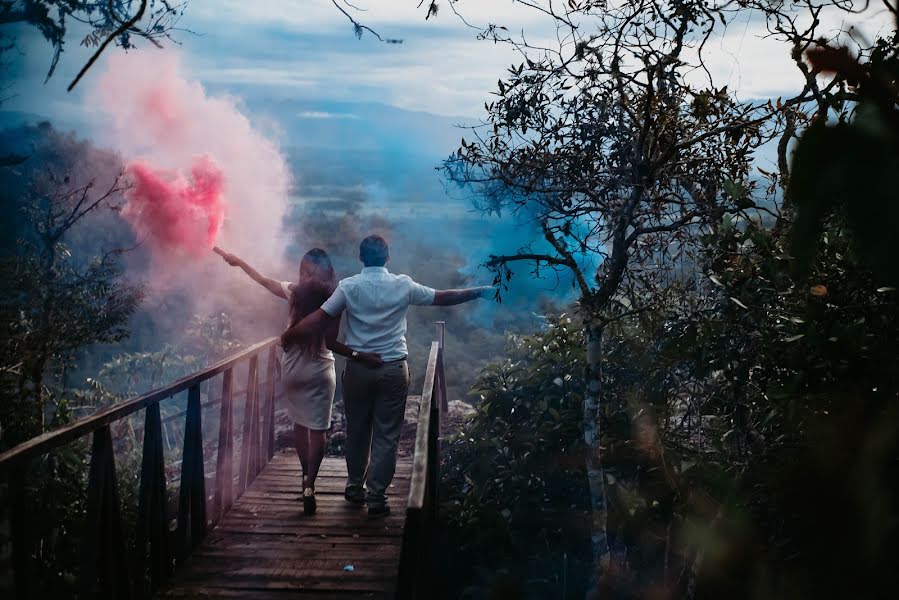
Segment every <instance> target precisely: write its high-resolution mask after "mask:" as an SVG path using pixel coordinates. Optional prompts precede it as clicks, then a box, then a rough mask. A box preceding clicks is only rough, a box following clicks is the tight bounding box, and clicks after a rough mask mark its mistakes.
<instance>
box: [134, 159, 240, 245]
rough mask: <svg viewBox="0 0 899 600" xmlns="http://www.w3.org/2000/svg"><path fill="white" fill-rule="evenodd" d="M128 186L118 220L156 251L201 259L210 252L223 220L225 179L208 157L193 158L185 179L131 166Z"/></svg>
mask: <svg viewBox="0 0 899 600" xmlns="http://www.w3.org/2000/svg"><path fill="white" fill-rule="evenodd" d="M126 172H127V174H128V176H129V178H130V179H131V182H132V187H131V188H130V189H129V190H128V191H127V192H126V194H125V198H126V200H127V201H128V203H127V204H126V205H125V207H124V209H123V210H122V216H123V217H124V218H125V219H127V220H128V222H129V223H130V224H131V227H132V228H133V229H134V231H135V233H137V235H138V236H139V237H141V238H145V239H146V240H147V242H148V243H149V244H150V246H151V247H152V248H153V249H154V250H155V251H161V252H165V253H170V254H187V255H189V256H192V257H199V256H202V255H203V254H204V253H205V252H206V251H208V250H209V249H211V248H212V246H213V245H214V244H215V241H216V239H217V237H218V234H219V230H220V229H221V226H222V222H223V221H224V219H225V208H226V205H225V200H224V197H223V187H224V179H225V177H224V174H223V173H222V171H221V169H220V168H219V167H218V166H217V165H216V164H215V162H214V161H213V160H212V159H211V158H210V157H209V156H201V157H199V158H196V159H194V162H193V165H192V167H191V170H190V177H189V178H188V177H185V176H184V175H183V174H182V173H171V172H167V171H165V170H162V169H157V168H155V167H154V166H152V165H151V164H150V163H149V162H147V161H134V162H132V163H130V164H129V165H128V167H127V169H126Z"/></svg>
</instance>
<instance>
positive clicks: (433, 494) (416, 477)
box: [396, 321, 447, 600]
mask: <svg viewBox="0 0 899 600" xmlns="http://www.w3.org/2000/svg"><path fill="white" fill-rule="evenodd" d="M445 332H446V327H445V324H444V323H443V322H442V321H438V322H437V340H436V341H434V342H433V343H432V344H431V352H430V355H429V356H428V366H427V370H426V371H425V383H424V389H423V390H422V394H421V406H420V407H419V411H418V429H417V430H416V433H415V455H414V457H413V459H412V480H411V483H410V486H409V501H408V504H407V505H406V526H405V529H404V530H403V546H402V549H401V551H400V567H399V575H398V579H397V593H396V597H397V598H399V599H401V600H407V599H412V598H433V597H435V596H436V595H437V594H436V593H435V590H434V578H433V574H434V538H435V534H436V527H437V510H438V505H437V484H438V477H439V467H440V421H441V415H442V414H443V413H444V412H445V411H446V408H447V397H446V374H445V371H444V368H443V343H444V339H445Z"/></svg>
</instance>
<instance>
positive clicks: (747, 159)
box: [446, 2, 773, 570]
mask: <svg viewBox="0 0 899 600" xmlns="http://www.w3.org/2000/svg"><path fill="white" fill-rule="evenodd" d="M725 6H726V5H725V4H720V5H719V4H715V3H713V4H708V3H705V2H665V3H658V2H647V3H644V2H640V3H625V4H624V5H621V6H616V7H606V5H604V4H602V5H600V4H599V3H593V2H586V3H580V4H578V3H570V5H569V7H568V8H566V9H565V10H564V12H558V11H556V10H555V9H554V8H553V6H552V5H548V6H544V5H541V9H542V10H543V11H544V12H545V13H546V14H547V15H548V17H549V18H550V19H552V20H553V21H554V22H555V23H556V26H557V29H558V32H559V33H558V39H559V40H561V42H560V44H559V47H558V48H555V47H554V48H541V47H536V46H534V45H531V44H529V43H528V42H527V41H514V40H512V39H511V38H510V37H508V35H507V34H506V33H505V31H504V30H503V29H502V28H499V27H492V28H491V29H490V30H489V32H488V33H489V34H490V35H491V36H492V37H493V39H495V40H496V41H503V42H506V43H510V44H513V45H514V46H515V47H516V48H517V49H518V50H519V51H520V52H521V54H522V58H523V59H524V60H523V62H522V63H521V64H520V65H518V66H517V67H516V66H513V67H512V68H511V69H510V70H509V73H508V75H507V77H506V78H505V79H504V80H500V81H499V82H498V93H497V96H498V97H497V99H496V100H495V101H493V102H492V103H489V104H487V105H486V107H485V108H486V110H487V119H486V124H485V125H484V126H482V127H478V128H475V129H474V130H473V131H472V134H473V135H474V136H475V139H474V140H473V141H470V142H466V141H465V140H464V139H463V140H462V145H461V148H460V149H459V151H458V152H457V154H456V156H455V157H453V158H451V159H450V160H449V161H448V162H447V164H446V172H447V174H448V175H449V177H450V178H451V179H452V180H454V181H456V182H458V183H459V184H460V185H463V186H471V187H472V188H473V189H474V190H475V192H476V193H477V194H479V195H478V196H477V200H476V205H477V206H478V208H480V209H481V210H483V211H486V212H496V213H500V212H501V211H518V212H523V213H524V214H526V215H528V216H529V217H530V218H532V219H534V220H535V221H536V222H538V223H539V225H540V228H541V230H542V235H543V238H544V239H543V240H540V242H538V243H535V244H534V245H533V246H532V247H530V248H524V249H522V250H521V251H519V252H517V253H514V254H510V255H502V256H491V257H490V258H489V260H488V261H487V266H488V267H490V268H491V269H493V270H494V271H495V273H496V281H497V282H498V283H499V282H503V281H508V279H509V278H511V276H512V271H511V265H513V264H515V263H517V262H520V261H525V262H527V263H531V264H533V265H535V268H536V269H538V270H539V269H547V268H549V269H566V270H569V271H570V272H572V273H573V277H574V281H575V283H576V285H577V288H578V292H579V295H580V300H579V310H580V312H581V317H582V319H583V322H584V327H585V336H586V340H587V352H586V357H587V358H586V368H587V371H586V377H585V392H584V421H583V427H584V438H585V441H586V443H587V444H588V446H589V448H590V452H588V457H587V461H588V476H589V482H590V490H591V496H592V501H593V507H594V519H595V521H594V538H593V544H594V550H595V552H596V555H597V557H598V558H601V559H602V563H603V564H604V565H605V568H606V569H607V570H608V569H614V570H623V569H624V568H625V565H624V562H625V558H624V557H625V555H626V552H627V550H626V547H625V546H624V545H623V543H622V538H621V535H620V532H616V531H614V530H611V529H609V528H608V526H607V525H608V522H609V519H610V518H614V517H610V514H609V511H610V510H614V508H615V507H614V506H611V502H612V499H611V498H610V496H609V493H608V490H607V482H609V481H622V482H624V481H627V480H629V479H632V478H633V476H632V474H631V473H628V469H627V467H626V466H625V465H614V464H612V463H611V462H609V461H607V460H605V459H604V454H608V455H614V454H615V453H616V445H628V444H629V440H628V438H627V436H626V435H625V436H621V435H615V436H613V435H611V434H610V432H609V431H610V429H609V428H610V424H611V423H613V422H616V421H620V420H621V419H624V422H625V423H629V422H630V418H629V417H628V416H627V415H626V412H627V407H626V406H624V405H622V404H621V403H616V402H614V401H613V399H611V398H609V397H607V396H604V395H603V393H602V382H603V376H602V373H601V369H600V363H601V356H602V338H603V334H604V332H605V331H606V329H607V328H608V326H609V325H610V324H611V323H613V322H615V321H617V320H619V319H621V318H622V317H624V316H627V315H630V314H634V313H637V312H640V311H643V310H647V309H648V308H649V307H650V306H651V305H652V303H653V302H654V301H655V299H656V293H657V290H658V289H659V287H660V286H663V285H664V284H666V283H670V282H672V281H674V280H676V279H677V277H678V274H677V273H676V270H678V269H679V268H680V267H681V266H682V263H681V261H682V260H686V259H688V258H689V255H690V251H691V246H692V245H693V243H694V241H695V239H696V235H697V233H698V232H700V231H702V230H704V229H708V228H712V229H714V228H717V227H718V226H719V224H720V223H721V222H722V219H724V218H725V216H726V215H727V214H740V213H743V212H748V211H750V210H751V211H753V213H754V214H757V211H759V210H765V209H764V208H761V207H758V206H756V205H755V204H754V202H752V200H751V199H750V192H751V189H752V183H751V182H750V181H749V175H750V167H751V159H752V154H753V151H754V150H755V149H756V148H758V146H759V145H761V144H762V143H764V142H765V141H767V140H768V139H770V138H771V136H772V135H773V132H772V130H771V128H770V127H769V126H768V123H769V120H770V119H771V117H772V111H771V110H770V109H769V108H768V107H767V106H766V105H763V104H755V103H741V102H739V101H737V100H736V99H735V97H734V96H733V94H732V93H730V92H729V91H728V90H727V89H726V88H715V87H714V86H713V85H712V83H713V82H711V81H707V85H706V86H705V87H697V86H696V85H695V84H693V83H690V81H689V80H688V77H687V73H688V71H690V70H693V69H696V68H701V66H702V63H701V54H700V58H699V62H698V63H694V64H691V63H690V59H689V58H688V56H687V52H688V50H696V49H700V50H701V48H702V45H703V44H704V42H705V41H706V40H707V39H708V38H709V37H710V36H711V34H712V31H713V28H714V27H715V23H716V21H718V20H719V19H722V20H727V19H732V18H733V14H732V13H728V12H726V11H725ZM594 31H595V33H593V32H594ZM590 257H599V258H600V259H601V265H600V266H599V269H598V270H596V271H595V273H594V272H591V271H590V270H589V269H590V266H589V265H590V260H589V259H590ZM593 264H594V265H595V262H594V263H593ZM604 470H605V471H606V472H605V473H604V472H603V471H604Z"/></svg>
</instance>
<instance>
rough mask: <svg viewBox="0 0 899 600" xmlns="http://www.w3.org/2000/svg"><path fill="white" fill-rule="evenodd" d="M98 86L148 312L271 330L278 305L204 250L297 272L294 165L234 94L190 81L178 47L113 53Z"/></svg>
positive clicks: (98, 106)
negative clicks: (291, 259) (292, 238)
mask: <svg viewBox="0 0 899 600" xmlns="http://www.w3.org/2000/svg"><path fill="white" fill-rule="evenodd" d="M94 81H95V82H96V83H95V86H94V88H93V89H92V90H91V92H90V93H89V94H88V97H87V102H88V104H87V106H86V109H87V110H89V111H90V112H91V113H92V115H93V119H92V121H93V123H94V125H93V131H92V138H93V139H94V140H95V142H96V143H98V144H99V145H101V146H104V147H108V148H111V149H113V150H114V151H116V152H118V153H119V154H120V155H121V156H122V159H123V162H124V163H125V164H126V165H127V167H126V175H127V176H128V178H129V180H130V182H131V184H132V186H133V187H132V189H131V190H129V192H128V193H127V194H126V200H127V203H126V205H125V207H124V208H123V211H122V216H123V217H124V218H125V219H127V220H128V221H129V223H130V224H131V226H132V229H133V230H134V232H135V234H136V237H137V241H138V242H139V244H140V246H139V248H138V250H137V251H136V252H135V253H133V255H132V256H131V257H129V258H128V260H129V261H131V266H132V267H134V268H132V269H131V270H130V276H133V277H135V278H142V279H145V280H149V283H150V296H149V298H148V300H147V303H146V304H145V309H146V310H148V311H150V312H151V313H152V314H154V315H155V319H156V323H157V325H158V326H161V327H164V328H165V329H168V330H177V329H178V327H179V323H183V322H184V320H185V319H187V318H189V317H190V315H191V314H193V313H197V314H210V313H214V312H228V313H229V314H232V317H233V318H234V319H235V320H236V321H237V322H238V326H237V327H236V328H235V329H236V333H238V334H239V335H240V337H245V338H247V339H248V340H255V339H258V338H259V336H260V335H261V334H263V333H266V334H267V333H269V332H272V333H274V332H275V330H276V329H277V328H278V327H280V326H281V325H283V323H282V321H283V319H284V315H283V314H281V313H282V312H283V311H281V310H279V308H283V307H281V306H280V305H279V304H278V302H277V299H276V298H266V295H265V294H264V293H260V290H259V289H255V288H254V286H253V284H252V283H251V282H249V281H248V280H247V279H246V278H245V276H244V275H243V273H239V272H238V271H237V270H236V269H233V268H230V267H228V266H227V265H225V263H223V262H222V260H221V258H220V257H218V256H216V255H215V254H213V253H212V252H211V251H207V250H210V249H211V247H212V245H213V243H216V244H218V245H220V246H222V247H223V248H225V249H226V250H228V251H229V252H234V253H236V254H238V255H240V256H242V257H243V258H245V259H246V260H247V261H248V262H250V263H251V264H254V265H257V266H259V267H260V268H261V269H264V270H265V271H266V272H267V273H269V274H271V275H274V276H278V275H280V276H285V275H287V274H288V273H290V272H291V271H292V270H293V269H289V270H288V269H286V268H285V265H284V247H285V245H286V244H285V240H284V237H283V235H282V226H283V218H284V215H285V213H286V211H287V207H288V194H289V192H290V187H291V177H290V169H289V168H288V165H287V163H286V161H285V159H284V156H283V155H282V152H281V150H280V148H279V147H278V145H277V143H275V141H273V140H272V139H271V137H269V136H267V135H266V134H264V133H263V132H261V131H260V130H259V129H258V128H256V127H254V126H253V124H252V123H251V122H250V120H249V119H248V118H247V117H246V115H245V114H244V113H243V112H242V109H241V106H240V104H239V101H238V100H237V99H235V98H233V97H230V96H227V95H215V94H211V93H209V92H208V91H207V90H206V89H205V88H204V86H203V85H202V84H200V83H199V82H198V81H196V80H195V79H193V78H192V77H191V76H190V75H189V73H188V71H187V69H186V68H185V66H184V64H183V63H182V60H181V58H180V55H179V54H178V53H177V52H176V51H172V50H170V49H168V50H158V49H153V48H149V49H145V50H141V51H134V52H128V53H110V54H109V55H108V60H107V62H106V65H105V68H104V69H103V71H102V72H101V73H100V74H99V76H98V77H96V78H95V79H94ZM185 258H186V259H189V260H185ZM138 265H149V267H148V268H147V269H139V268H138ZM282 302H283V301H282ZM173 305H174V306H173Z"/></svg>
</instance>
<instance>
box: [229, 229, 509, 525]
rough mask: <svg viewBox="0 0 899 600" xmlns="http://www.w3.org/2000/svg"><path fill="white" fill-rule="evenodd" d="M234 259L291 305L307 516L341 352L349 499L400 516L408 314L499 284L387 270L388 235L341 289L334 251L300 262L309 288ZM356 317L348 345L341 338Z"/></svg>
mask: <svg viewBox="0 0 899 600" xmlns="http://www.w3.org/2000/svg"><path fill="white" fill-rule="evenodd" d="M223 257H224V259H225V261H226V262H227V263H228V264H229V265H231V266H235V267H240V268H241V269H243V270H244V271H245V272H246V273H247V275H249V276H250V277H251V278H252V279H253V280H254V281H256V282H257V283H259V284H261V285H262V286H263V287H265V288H266V289H267V290H269V291H270V292H271V293H272V294H274V295H276V296H278V297H280V298H284V299H285V300H287V301H288V302H289V305H290V318H289V321H288V328H287V330H286V331H285V332H284V334H283V335H282V336H281V342H282V345H283V349H284V352H283V354H282V358H281V380H282V384H283V385H284V390H285V393H286V396H287V412H288V415H289V416H290V419H291V420H292V421H293V422H294V442H295V444H296V449H297V454H298V455H299V457H300V463H301V464H302V467H303V511H304V512H305V513H306V514H310V515H311V514H313V513H315V507H316V503H315V478H316V476H317V475H318V470H319V467H320V466H321V463H322V459H323V458H324V456H325V445H326V442H327V432H328V429H329V428H330V426H331V405H332V401H333V399H334V390H335V387H336V374H335V370H334V355H333V352H336V353H337V354H340V355H342V356H345V357H346V358H347V363H346V368H345V369H344V371H343V375H342V382H343V401H344V407H345V410H346V427H347V432H346V433H347V440H346V465H347V483H346V491H345V492H344V498H346V500H347V501H348V502H350V503H352V504H357V505H360V506H361V505H363V504H367V505H368V516H369V517H371V518H376V517H383V516H386V515H388V514H390V506H389V505H388V504H387V495H386V491H387V488H388V486H389V485H390V482H391V481H392V480H393V475H394V472H395V470H396V452H397V447H398V444H399V438H400V432H401V430H402V426H403V417H404V414H405V408H406V396H407V394H408V390H409V367H408V365H407V364H406V311H407V310H408V308H409V306H410V305H417V306H449V305H453V304H462V303H463V302H469V301H471V300H474V299H476V298H479V297H486V296H488V295H492V294H493V288H492V287H490V286H483V287H476V288H466V289H459V290H434V289H432V288H429V287H426V286H424V285H421V284H419V283H416V282H415V281H413V280H412V279H411V278H410V277H408V276H407V275H394V274H392V273H390V272H389V271H388V270H387V267H386V265H387V262H388V261H389V260H390V251H389V248H388V246H387V242H386V241H385V240H384V238H382V237H381V236H379V235H370V236H368V237H367V238H365V239H364V240H362V243H361V244H360V246H359V260H360V261H362V264H363V268H362V272H361V273H359V274H358V275H353V276H352V277H347V278H346V279H343V280H341V281H340V282H339V283H338V282H337V279H336V277H335V275H334V267H333V266H332V265H331V260H330V258H329V257H328V254H327V253H326V252H325V251H324V250H321V249H319V248H313V249H312V250H310V251H309V252H307V253H306V255H305V256H303V259H302V261H301V262H300V273H299V281H298V282H297V283H291V282H288V281H277V280H275V279H270V278H268V277H265V276H263V275H260V274H259V273H258V272H257V271H256V270H255V269H253V268H252V267H251V266H250V265H248V264H247V263H246V262H245V261H243V260H242V259H240V258H239V257H237V256H235V255H233V254H227V253H225V254H223ZM344 312H345V313H346V321H345V323H346V325H345V332H344V333H345V335H344V341H343V342H339V341H338V340H337V330H338V326H339V323H340V315H341V313H344Z"/></svg>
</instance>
